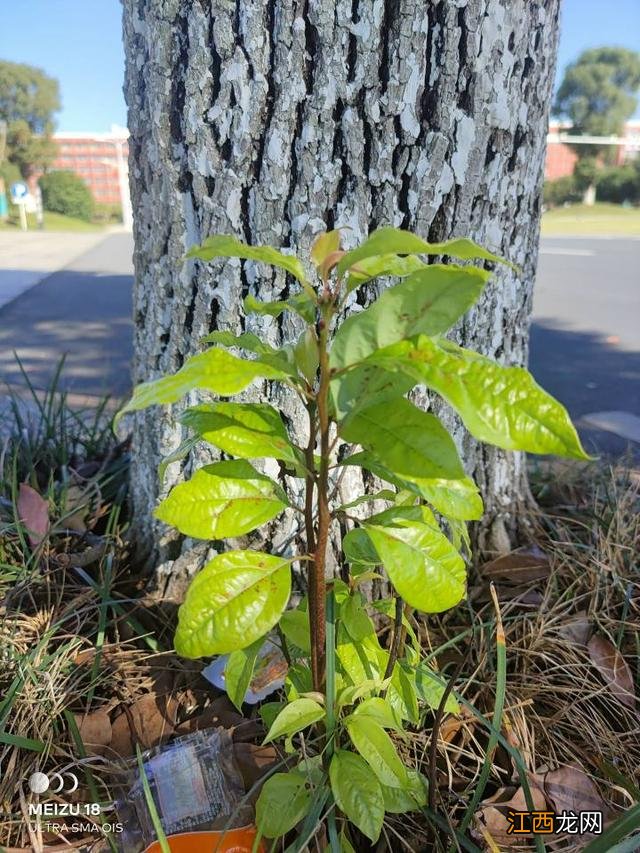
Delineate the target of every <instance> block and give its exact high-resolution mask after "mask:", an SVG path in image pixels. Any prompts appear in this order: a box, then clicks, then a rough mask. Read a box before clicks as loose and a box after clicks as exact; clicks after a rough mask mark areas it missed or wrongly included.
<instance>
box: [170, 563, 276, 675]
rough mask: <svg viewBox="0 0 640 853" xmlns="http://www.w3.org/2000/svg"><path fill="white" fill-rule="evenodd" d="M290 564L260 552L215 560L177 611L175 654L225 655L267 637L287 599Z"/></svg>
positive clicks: (198, 577) (190, 589)
mask: <svg viewBox="0 0 640 853" xmlns="http://www.w3.org/2000/svg"><path fill="white" fill-rule="evenodd" d="M290 564H291V560H287V559H284V558H283V557H273V556H271V554H263V553H261V552H260V551H227V552H226V553H224V554H218V556H217V557H214V558H213V560H211V562H209V563H207V565H206V566H205V567H204V568H203V569H202V571H200V572H199V573H198V574H197V575H196V576H195V578H194V579H193V581H192V582H191V586H190V587H189V589H188V590H187V595H186V598H185V601H184V604H182V606H181V607H180V609H179V610H178V630H177V631H176V636H175V647H176V651H177V652H178V654H179V655H182V657H186V658H199V657H204V656H205V655H207V656H208V655H221V654H226V653H227V652H234V651H236V650H237V649H244V648H246V647H247V646H249V645H251V643H254V642H255V641H256V640H257V639H259V638H260V637H263V636H264V635H265V634H266V633H268V632H269V631H270V630H271V629H272V628H273V626H274V625H275V624H276V622H277V621H278V619H279V618H280V616H281V615H282V612H283V611H284V608H285V607H286V606H287V601H288V600H289V596H290V594H291V568H290Z"/></svg>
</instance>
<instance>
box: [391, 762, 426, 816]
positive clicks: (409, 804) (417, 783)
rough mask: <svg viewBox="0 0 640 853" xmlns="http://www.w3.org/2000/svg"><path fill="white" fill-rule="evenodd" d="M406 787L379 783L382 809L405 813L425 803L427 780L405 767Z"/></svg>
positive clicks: (417, 808)
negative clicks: (394, 786) (407, 782)
mask: <svg viewBox="0 0 640 853" xmlns="http://www.w3.org/2000/svg"><path fill="white" fill-rule="evenodd" d="M407 776H408V777H409V785H410V787H408V788H390V787H389V786H388V785H381V786H380V787H381V789H382V796H383V799H384V810H385V812H388V813H389V814H405V813H406V812H414V811H418V810H419V809H421V808H423V806H426V804H427V780H426V779H425V778H424V776H422V775H421V774H420V773H418V772H417V771H415V770H410V769H407Z"/></svg>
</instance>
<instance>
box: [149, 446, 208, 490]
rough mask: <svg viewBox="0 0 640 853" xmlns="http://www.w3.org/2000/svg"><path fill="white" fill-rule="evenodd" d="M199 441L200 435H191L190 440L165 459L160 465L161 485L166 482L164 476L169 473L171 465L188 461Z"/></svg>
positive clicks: (159, 477) (159, 476)
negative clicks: (168, 469) (184, 460)
mask: <svg viewBox="0 0 640 853" xmlns="http://www.w3.org/2000/svg"><path fill="white" fill-rule="evenodd" d="M199 441H200V436H199V435H191V436H189V438H185V440H184V441H181V442H180V444H179V445H178V447H176V449H175V450H174V451H172V452H171V453H170V454H169V455H168V456H165V457H164V459H163V460H162V462H161V463H160V464H159V465H158V480H159V481H160V484H162V483H163V482H164V475H165V474H166V473H167V468H168V467H169V465H172V464H173V463H174V462H182V460H183V459H186V458H187V456H188V455H189V454H190V453H191V451H192V450H193V448H194V447H195V446H196V444H198V442H199Z"/></svg>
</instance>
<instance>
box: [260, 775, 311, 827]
mask: <svg viewBox="0 0 640 853" xmlns="http://www.w3.org/2000/svg"><path fill="white" fill-rule="evenodd" d="M310 805H311V793H310V791H309V790H308V789H307V780H306V778H305V777H304V776H303V774H302V773H299V772H298V771H296V770H292V771H291V772H289V773H276V774H274V775H273V776H271V777H270V778H269V779H267V781H266V782H265V783H264V785H263V786H262V790H261V791H260V796H259V797H258V801H257V803H256V823H257V825H258V831H259V832H261V833H262V835H264V836H265V838H279V837H280V836H281V835H285V834H286V833H287V832H289V830H290V829H293V827H294V826H295V825H296V824H297V823H299V822H300V821H301V820H302V819H303V818H304V816H305V815H306V814H307V812H308V811H309V807H310Z"/></svg>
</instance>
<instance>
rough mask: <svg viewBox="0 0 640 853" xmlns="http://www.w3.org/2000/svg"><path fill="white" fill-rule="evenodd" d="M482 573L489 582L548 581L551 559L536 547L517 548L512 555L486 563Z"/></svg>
mask: <svg viewBox="0 0 640 853" xmlns="http://www.w3.org/2000/svg"><path fill="white" fill-rule="evenodd" d="M480 572H481V574H482V576H483V577H484V578H486V579H487V580H493V581H501V580H506V581H509V583H531V582H532V581H537V580H546V578H548V577H549V574H550V572H551V565H550V563H549V557H548V556H547V555H546V554H545V553H544V551H542V550H540V548H538V547H537V546H536V545H534V546H533V547H526V548H517V549H516V550H515V551H512V552H511V553H510V554H505V555H504V556H503V557H497V558H496V559H495V560H491V562H490V563H485V564H484V565H483V566H482V567H481V568H480Z"/></svg>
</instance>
